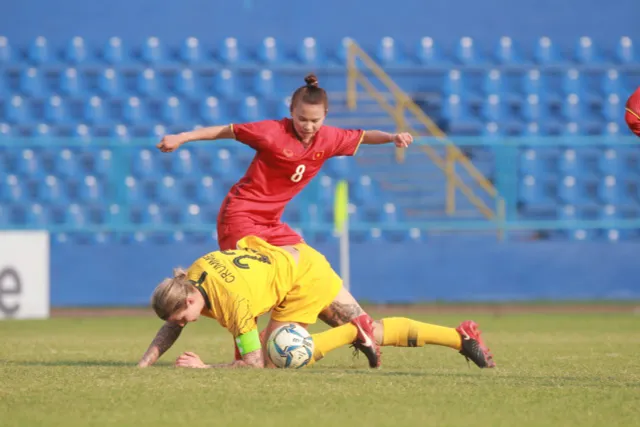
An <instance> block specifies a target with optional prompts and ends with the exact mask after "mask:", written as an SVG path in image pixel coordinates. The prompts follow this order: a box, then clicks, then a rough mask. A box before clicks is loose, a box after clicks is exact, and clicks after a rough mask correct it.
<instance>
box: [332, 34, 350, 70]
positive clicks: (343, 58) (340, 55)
mask: <svg viewBox="0 0 640 427" xmlns="http://www.w3.org/2000/svg"><path fill="white" fill-rule="evenodd" d="M351 42H352V39H351V37H343V38H342V40H340V45H339V46H338V49H337V51H336V59H337V60H338V62H339V63H341V64H346V62H347V54H348V51H349V46H350V45H351Z"/></svg>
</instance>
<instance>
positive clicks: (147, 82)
mask: <svg viewBox="0 0 640 427" xmlns="http://www.w3.org/2000/svg"><path fill="white" fill-rule="evenodd" d="M137 90H138V93H139V94H141V95H146V96H156V95H158V94H160V93H161V90H160V83H159V81H158V77H157V76H156V72H155V71H154V70H153V69H152V68H147V69H145V70H143V71H142V72H141V73H140V74H138V82H137Z"/></svg>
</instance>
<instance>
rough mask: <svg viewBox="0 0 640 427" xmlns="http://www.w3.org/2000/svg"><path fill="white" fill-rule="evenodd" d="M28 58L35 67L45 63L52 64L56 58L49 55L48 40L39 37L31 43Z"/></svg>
mask: <svg viewBox="0 0 640 427" xmlns="http://www.w3.org/2000/svg"><path fill="white" fill-rule="evenodd" d="M27 58H28V59H29V62H30V63H32V64H34V65H41V64H44V63H45V62H52V61H53V60H54V58H53V57H52V55H50V53H49V43H48V42H47V39H46V38H44V37H42V36H39V37H36V39H35V40H34V41H33V42H31V44H30V45H29V48H28V50H27Z"/></svg>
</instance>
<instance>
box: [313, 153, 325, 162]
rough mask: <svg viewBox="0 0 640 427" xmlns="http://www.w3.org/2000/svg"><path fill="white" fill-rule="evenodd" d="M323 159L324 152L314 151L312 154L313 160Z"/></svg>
mask: <svg viewBox="0 0 640 427" xmlns="http://www.w3.org/2000/svg"><path fill="white" fill-rule="evenodd" d="M322 158H324V151H316V152H315V153H313V160H320V159H322Z"/></svg>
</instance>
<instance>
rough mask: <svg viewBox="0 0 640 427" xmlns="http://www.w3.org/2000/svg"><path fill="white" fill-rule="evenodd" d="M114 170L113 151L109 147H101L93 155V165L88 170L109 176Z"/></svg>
mask: <svg viewBox="0 0 640 427" xmlns="http://www.w3.org/2000/svg"><path fill="white" fill-rule="evenodd" d="M112 170H113V152H112V151H111V150H109V149H106V148H104V149H101V150H100V152H99V153H97V154H96V155H94V156H93V167H92V168H91V169H89V170H88V172H91V173H93V174H95V175H98V176H108V175H109V174H110V173H111V172H112Z"/></svg>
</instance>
